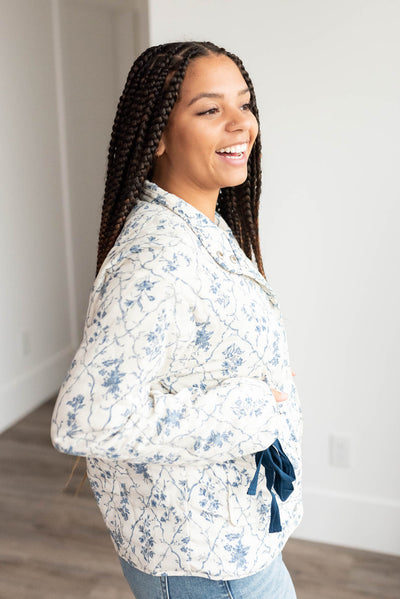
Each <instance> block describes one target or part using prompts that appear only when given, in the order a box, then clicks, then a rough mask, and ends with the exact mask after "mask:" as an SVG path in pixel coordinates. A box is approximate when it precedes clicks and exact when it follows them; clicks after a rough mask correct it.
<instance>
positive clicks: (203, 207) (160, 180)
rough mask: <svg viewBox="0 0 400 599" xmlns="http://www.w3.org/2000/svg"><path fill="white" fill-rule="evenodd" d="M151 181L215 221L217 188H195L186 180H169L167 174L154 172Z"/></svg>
mask: <svg viewBox="0 0 400 599" xmlns="http://www.w3.org/2000/svg"><path fill="white" fill-rule="evenodd" d="M152 181H153V182H154V183H156V185H158V186H159V187H161V189H164V190H165V191H168V193H173V194H174V195H176V196H178V198H181V199H182V200H185V202H187V203H188V204H191V205H192V206H193V207H194V208H196V210H198V211H199V212H202V213H203V214H204V215H205V216H207V217H208V218H209V219H210V220H211V221H212V222H213V223H214V222H215V209H216V206H217V200H218V193H219V189H217V190H214V189H213V190H207V189H201V188H196V186H195V185H193V184H191V183H189V182H186V181H182V180H180V181H176V180H173V179H172V180H171V179H170V178H169V177H168V175H163V176H161V174H158V173H156V172H155V173H154V175H153V177H152Z"/></svg>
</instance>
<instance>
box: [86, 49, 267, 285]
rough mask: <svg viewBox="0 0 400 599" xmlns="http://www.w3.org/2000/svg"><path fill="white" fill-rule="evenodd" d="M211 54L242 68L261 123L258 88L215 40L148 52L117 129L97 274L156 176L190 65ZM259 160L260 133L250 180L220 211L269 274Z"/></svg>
mask: <svg viewBox="0 0 400 599" xmlns="http://www.w3.org/2000/svg"><path fill="white" fill-rule="evenodd" d="M209 54H224V55H226V56H228V57H229V58H231V59H232V60H233V62H234V63H235V64H236V65H237V67H238V68H239V70H240V72H241V74H242V76H243V78H244V80H245V81H246V84H247V85H248V88H249V90H250V95H251V109H252V112H253V113H254V115H255V116H256V118H257V121H259V116H258V109H257V105H256V101H255V94H254V88H253V84H252V82H251V80H250V77H249V75H248V73H247V71H246V70H245V68H244V66H243V64H242V62H241V60H240V59H239V58H238V57H237V56H235V55H234V54H231V53H229V52H227V51H226V50H225V49H224V48H220V47H218V46H216V45H214V44H212V43H211V42H178V43H168V44H161V45H159V46H153V47H151V48H148V49H147V50H145V51H144V52H143V53H142V54H141V55H140V56H139V57H138V58H137V59H136V61H135V62H134V63H133V65H132V68H131V70H130V72H129V74H128V77H127V80H126V84H125V87H124V90H123V92H122V94H121V97H120V99H119V102H118V107H117V112H116V116H115V120H114V124H113V127H112V133H111V140H110V145H109V148H108V158H107V160H108V165H107V174H106V181H105V192H104V201H103V207H102V214H101V223H100V230H99V240H98V252H97V266H96V275H97V273H98V272H99V270H100V268H101V265H102V264H103V262H104V259H105V257H106V256H107V254H108V252H109V251H110V250H111V248H112V247H113V245H114V244H115V242H116V240H117V237H118V235H119V234H120V232H121V230H122V228H123V226H124V223H125V221H126V218H127V216H128V215H129V213H130V212H131V210H132V208H133V207H134V206H135V205H136V202H137V200H138V199H139V197H140V195H141V192H142V189H143V185H144V181H145V179H146V178H150V177H151V173H152V169H153V166H154V158H155V154H156V151H157V148H158V145H159V142H160V139H161V136H162V133H163V131H164V129H165V127H166V125H167V122H168V119H169V115H170V114H171V111H172V109H173V107H174V105H175V103H176V101H177V99H178V96H179V91H180V87H181V84H182V81H183V79H184V77H185V73H186V69H187V67H188V65H189V63H190V61H192V60H194V59H196V58H198V57H201V56H207V55H209ZM260 156H261V143H260V136H259V135H258V136H257V139H256V141H255V143H254V146H253V149H252V152H251V155H250V158H249V161H248V176H247V179H246V181H245V182H244V183H243V184H242V185H238V186H237V187H226V188H224V189H222V190H221V191H220V194H219V198H218V202H217V208H216V209H217V212H219V213H220V214H221V216H222V217H223V218H224V219H225V220H226V222H227V223H228V225H229V226H230V228H231V229H232V232H233V234H234V235H235V237H236V239H237V241H238V243H239V245H240V246H241V248H242V249H243V251H244V252H245V254H246V255H247V256H248V257H249V258H250V259H252V258H253V256H254V258H255V260H256V263H257V267H258V269H259V271H260V272H261V273H262V274H263V275H264V270H263V265H262V259H261V251H260V243H259V233H258V209H259V198H260V191H261V168H260ZM264 276H265V275H264Z"/></svg>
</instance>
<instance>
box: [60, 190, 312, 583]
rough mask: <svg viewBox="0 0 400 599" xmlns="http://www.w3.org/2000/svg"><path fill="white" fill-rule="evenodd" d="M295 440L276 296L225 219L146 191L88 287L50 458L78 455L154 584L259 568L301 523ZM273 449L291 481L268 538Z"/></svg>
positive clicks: (134, 560) (122, 549)
mask: <svg viewBox="0 0 400 599" xmlns="http://www.w3.org/2000/svg"><path fill="white" fill-rule="evenodd" d="M271 389H277V390H279V391H284V392H287V393H288V394H289V399H288V400H286V401H285V402H283V403H279V404H278V403H277V402H276V401H275V399H274V396H273V394H272V391H271ZM301 435H302V419H301V409H300V404H299V398H298V394H297V391H296V387H295V385H294V383H293V379H292V375H291V369H290V364H289V355H288V348H287V342H286V335H285V330H284V325H283V320H282V316H281V313H280V308H279V304H278V302H277V300H276V298H275V296H274V293H273V291H272V289H271V288H270V286H269V285H268V284H267V282H266V280H265V279H264V277H262V275H261V274H260V273H259V272H258V270H257V268H256V267H255V265H254V264H253V263H252V261H250V260H249V259H248V258H247V257H246V255H245V254H244V252H243V251H242V250H241V248H240V247H239V245H238V243H237V241H236V240H235V238H234V236H233V234H232V232H231V230H230V228H229V227H228V225H227V224H226V222H225V221H224V220H223V219H222V217H221V216H219V214H217V213H216V214H215V222H212V221H211V220H210V219H209V218H208V217H206V216H205V215H203V214H202V213H201V212H199V211H198V210H197V209H196V208H194V207H193V206H191V205H190V204H188V203H187V202H185V201H184V200H182V199H180V198H178V197H177V196H175V195H173V194H171V193H168V192H166V191H164V190H162V189H161V188H160V187H158V186H157V185H156V184H155V183H152V182H149V181H146V183H145V187H144V191H143V194H142V197H141V199H140V200H139V201H138V203H137V205H136V206H135V207H134V208H133V210H132V211H131V213H130V214H129V216H128V218H127V220H126V222H125V225H124V228H123V230H122V231H121V233H120V235H119V237H118V239H117V242H116V243H115V245H114V247H113V248H112V250H111V251H110V252H109V254H108V256H107V258H106V260H105V262H104V264H103V265H102V268H101V270H100V272H99V274H98V276H97V277H96V280H95V282H94V284H93V287H92V290H91V294H90V298H89V306H88V311H87V315H86V320H85V327H84V332H83V338H82V341H81V344H80V346H79V348H78V350H77V352H76V354H75V356H74V358H73V361H72V363H71V366H70V369H69V371H68V373H67V376H66V378H65V380H64V382H63V384H62V386H61V388H60V391H59V395H58V398H57V401H56V405H55V408H54V412H53V418H52V424H51V437H52V442H53V444H54V446H55V448H56V449H57V450H59V451H61V452H64V453H68V454H73V455H81V456H86V458H87V471H88V476H89V480H90V483H91V486H92V489H93V492H94V495H95V498H96V500H97V503H98V506H99V508H100V510H101V513H102V515H103V518H104V520H105V523H106V525H107V527H108V530H109V532H110V534H111V537H112V540H113V543H114V546H115V548H116V551H117V552H118V554H119V556H121V557H122V558H124V559H125V560H127V561H128V562H129V563H131V564H132V565H133V566H135V567H136V568H139V569H140V570H142V571H144V572H147V573H149V574H153V575H161V574H168V575H194V576H204V577H208V578H212V579H233V578H242V577H245V576H249V575H251V574H254V573H256V572H258V571H260V570H262V569H263V568H264V567H266V566H267V565H268V564H269V563H270V562H272V560H273V559H274V558H275V557H276V556H277V555H278V553H279V552H280V551H281V550H282V548H283V546H284V544H285V542H286V540H287V539H288V537H289V535H290V534H291V533H292V532H293V530H294V529H295V528H296V527H297V525H298V524H299V522H300V520H301V517H302V502H301V452H300V443H301ZM276 439H279V441H280V443H281V445H282V448H283V450H284V452H285V453H286V455H287V456H288V458H289V459H290V461H291V463H292V465H293V467H294V471H295V475H296V480H295V483H294V491H293V492H292V494H291V495H290V497H289V498H288V499H287V500H286V501H285V502H283V501H281V500H280V499H279V498H278V504H279V510H280V518H281V524H282V531H281V532H275V533H270V532H269V524H270V516H271V507H270V506H271V495H270V493H269V491H268V489H267V487H266V480H265V473H263V471H262V470H261V471H260V474H259V479H258V485H257V492H256V494H255V495H254V496H252V495H249V494H248V493H247V491H248V488H249V485H250V483H251V481H252V479H253V477H254V473H255V468H256V463H255V453H256V452H259V451H261V450H264V449H265V448H268V447H269V446H271V444H272V443H273V442H274V441H275V440H276Z"/></svg>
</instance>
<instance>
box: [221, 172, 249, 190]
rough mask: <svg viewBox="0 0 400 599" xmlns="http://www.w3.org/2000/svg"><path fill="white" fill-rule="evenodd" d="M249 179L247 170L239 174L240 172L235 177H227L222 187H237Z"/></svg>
mask: <svg viewBox="0 0 400 599" xmlns="http://www.w3.org/2000/svg"><path fill="white" fill-rule="evenodd" d="M246 179H247V172H246V173H244V174H242V175H239V173H238V174H237V175H236V176H235V177H229V178H226V179H225V181H224V183H223V184H221V188H223V187H237V186H238V185H241V184H242V183H244V182H245V181H246Z"/></svg>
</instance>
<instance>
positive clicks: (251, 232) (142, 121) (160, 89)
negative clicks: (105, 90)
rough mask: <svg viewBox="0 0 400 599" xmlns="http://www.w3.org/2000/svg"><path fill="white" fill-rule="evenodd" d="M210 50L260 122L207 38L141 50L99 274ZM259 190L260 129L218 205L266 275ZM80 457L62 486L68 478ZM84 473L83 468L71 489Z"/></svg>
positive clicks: (113, 148) (109, 188) (120, 125)
mask: <svg viewBox="0 0 400 599" xmlns="http://www.w3.org/2000/svg"><path fill="white" fill-rule="evenodd" d="M210 54H224V55H225V56H228V57H229V58H231V59H232V60H233V62H234V63H235V64H236V65H237V67H238V68H239V70H240V72H241V74H242V76H243V79H244V80H245V82H246V84H247V86H248V88H249V91H250V106H251V111H252V112H253V114H254V116H255V117H256V119H257V122H258V123H259V115H258V109H257V104H256V98H255V94H254V88H253V84H252V82H251V79H250V77H249V75H248V73H247V71H246V69H245V68H244V66H243V63H242V61H241V60H240V59H239V58H238V57H237V56H235V55H234V54H231V53H230V52H227V51H226V50H225V49H224V48H220V47H219V46H216V45H215V44H213V43H211V42H175V43H168V44H161V45H159V46H153V47H151V48H148V49H147V50H145V51H144V52H143V53H142V54H141V55H140V56H139V57H138V58H137V59H136V60H135V62H134V63H133V65H132V68H131V70H130V72H129V74H128V78H127V81H126V84H125V87H124V90H123V92H122V95H121V97H120V99H119V103H118V107H117V113H116V116H115V120H114V124H113V128H112V133H111V140H110V145H109V150H108V167H107V176H106V184H105V192H104V201H103V207H102V215H101V224H100V232H99V241H98V252H97V267H96V275H97V274H98V272H99V270H100V268H101V265H102V264H103V262H104V259H105V257H106V256H107V254H108V252H109V251H110V250H111V248H112V247H113V245H114V243H115V241H116V240H117V237H118V235H119V233H120V232H121V230H122V228H123V226H124V223H125V221H126V218H127V216H128V214H129V213H130V211H131V210H132V208H133V207H134V206H135V204H136V201H137V199H138V198H140V195H141V192H142V189H143V186H144V181H145V179H149V178H151V174H152V170H153V167H154V160H155V155H156V151H157V148H158V145H159V142H160V139H161V135H162V133H163V131H164V129H165V127H166V125H167V122H168V118H169V115H170V113H171V110H172V109H173V107H174V104H175V102H176V101H177V99H178V96H179V90H180V87H181V84H182V81H183V79H184V77H185V73H186V69H187V67H188V65H189V63H190V61H192V60H194V59H196V58H199V57H201V56H208V55H210ZM260 192H261V140H260V133H258V135H257V138H256V140H255V142H254V144H253V148H252V151H251V154H250V157H249V160H248V163H247V179H246V181H244V183H242V184H241V185H237V186H235V187H225V188H223V189H221V190H220V193H219V196H218V201H217V206H216V210H217V212H218V213H219V214H220V215H221V216H222V217H223V218H224V220H225V221H226V222H227V223H228V225H229V227H230V228H231V230H232V232H233V234H234V235H235V237H236V239H237V241H238V243H239V245H240V247H241V248H242V249H243V251H244V252H245V254H246V255H247V256H248V258H250V259H251V260H252V259H253V258H254V259H255V260H256V264H257V267H258V270H259V271H260V273H261V274H262V275H263V276H264V277H265V274H264V269H263V264H262V258H261V251H260V241H259V231H258V211H259V201H260ZM79 462H80V456H78V458H77V459H76V460H75V463H74V466H73V468H72V471H71V473H70V476H69V478H68V481H67V483H66V485H65V489H66V488H67V487H68V486H69V483H70V482H71V479H72V476H73V474H74V471H75V470H76V468H77V466H78V464H79ZM86 478H87V473H86V470H85V472H84V475H83V478H82V480H81V483H80V485H79V487H78V489H77V491H76V493H75V495H77V494H79V492H80V489H81V488H82V485H83V483H84V481H85V479H86Z"/></svg>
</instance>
